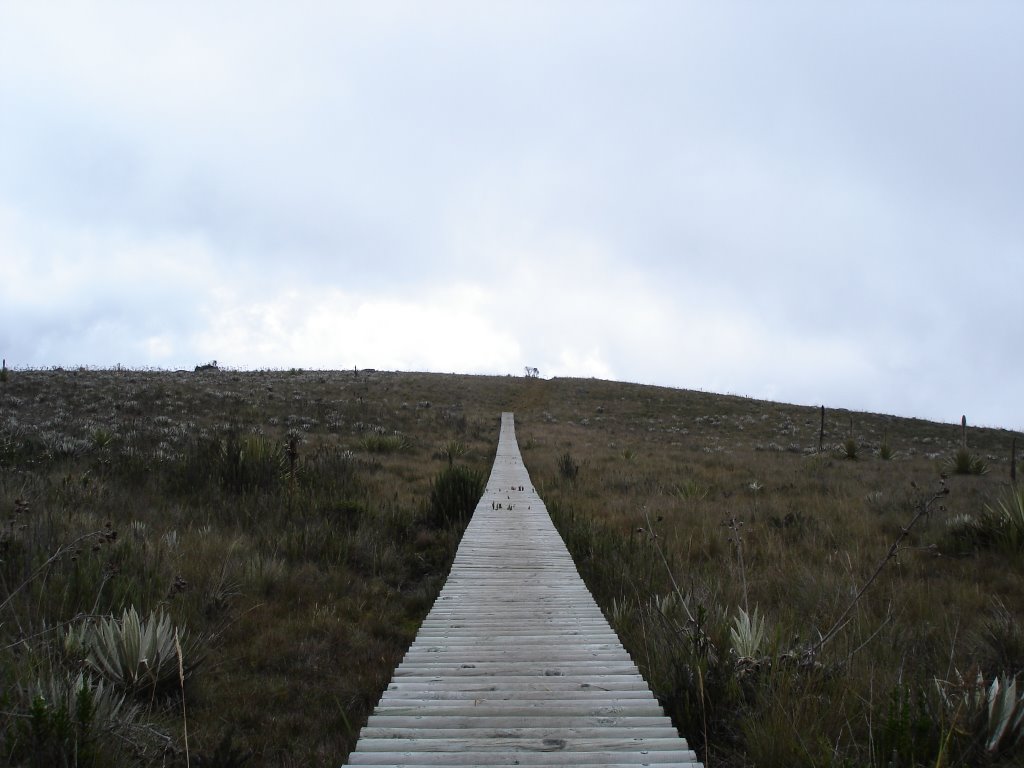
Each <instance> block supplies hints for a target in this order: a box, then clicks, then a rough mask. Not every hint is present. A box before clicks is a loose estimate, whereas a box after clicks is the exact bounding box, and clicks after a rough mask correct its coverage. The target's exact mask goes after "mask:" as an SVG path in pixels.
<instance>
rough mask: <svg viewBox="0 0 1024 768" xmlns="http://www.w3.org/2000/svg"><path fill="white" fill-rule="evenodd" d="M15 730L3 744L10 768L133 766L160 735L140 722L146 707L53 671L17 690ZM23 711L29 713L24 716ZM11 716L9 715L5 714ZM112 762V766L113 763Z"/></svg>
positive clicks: (80, 676) (106, 687) (97, 683)
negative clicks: (131, 764)
mask: <svg viewBox="0 0 1024 768" xmlns="http://www.w3.org/2000/svg"><path fill="white" fill-rule="evenodd" d="M12 705H13V707H14V708H15V712H13V713H11V714H14V715H15V718H14V722H13V725H12V727H10V728H9V729H8V730H7V733H6V738H5V739H0V756H2V757H3V758H5V760H6V761H7V762H6V764H8V765H19V766H20V765H25V766H39V767H40V768H42V766H76V767H77V766H81V767H82V768H88V767H92V766H97V767H98V766H103V765H115V764H116V765H122V764H129V762H130V761H132V758H133V757H135V756H136V755H133V754H132V752H137V751H140V750H142V749H144V748H145V746H146V744H145V742H147V741H149V740H150V739H152V738H153V737H159V736H160V734H159V733H158V732H157V731H155V730H154V729H153V728H152V727H146V728H143V727H142V726H141V724H140V723H139V722H138V721H139V717H140V714H141V711H142V710H141V707H140V706H139V705H137V704H133V703H130V702H129V701H127V697H126V695H125V694H124V693H122V692H117V691H115V690H114V688H113V686H111V685H110V684H109V683H106V682H104V681H102V680H93V679H92V678H90V677H89V676H88V675H86V674H85V673H83V672H79V673H77V674H76V675H71V676H69V675H66V674H64V673H63V672H61V671H60V670H59V669H55V670H51V672H49V673H48V674H45V675H44V676H42V677H40V678H38V679H37V680H36V681H35V682H34V683H32V684H31V685H28V686H26V687H22V688H19V689H17V695H16V699H15V701H13V702H12V701H10V700H8V701H7V702H6V706H5V709H7V708H9V707H12ZM22 707H23V708H24V709H23V710H22V711H20V712H19V711H18V710H21V709H22ZM5 714H6V713H5ZM111 760H112V761H113V762H108V761H111Z"/></svg>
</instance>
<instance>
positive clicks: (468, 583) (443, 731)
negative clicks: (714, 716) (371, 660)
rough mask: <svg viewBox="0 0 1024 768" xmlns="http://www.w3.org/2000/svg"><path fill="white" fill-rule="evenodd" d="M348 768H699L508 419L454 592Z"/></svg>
mask: <svg viewBox="0 0 1024 768" xmlns="http://www.w3.org/2000/svg"><path fill="white" fill-rule="evenodd" d="M349 765H377V766H380V765H389V766H431V767H432V768H438V767H439V766H468V765H531V766H539V765H551V766H556V765H557V766H569V765H595V766H596V765H600V766H605V767H607V766H627V765H628V766H638V765H685V766H696V765H699V763H698V762H697V758H696V756H695V755H694V753H693V752H692V751H690V750H689V749H688V747H687V744H686V741H685V740H683V739H681V738H679V735H678V734H677V733H676V730H675V728H673V727H672V724H671V722H670V721H669V719H668V718H667V717H665V714H664V712H663V711H662V709H661V707H660V706H659V705H658V703H657V701H656V700H655V699H654V696H653V695H652V694H651V692H650V689H649V688H648V687H647V684H646V683H645V682H644V680H643V678H642V677H641V676H640V673H639V672H638V671H637V668H636V666H635V665H634V664H633V662H632V660H631V659H630V658H629V655H628V654H627V653H626V651H625V650H624V649H623V647H622V645H621V644H620V643H619V640H618V638H617V637H616V635H615V633H614V632H613V631H612V629H611V627H610V626H609V624H608V622H607V621H606V620H605V618H604V616H602V615H601V611H600V610H599V609H598V607H597V604H596V603H595V602H594V599H593V598H592V597H591V595H590V592H588V591H587V588H586V586H585V585H584V584H583V580H582V579H581V578H580V577H579V574H578V573H577V571H576V566H575V565H574V564H573V561H572V558H571V557H570V556H569V552H568V550H566V548H565V544H564V543H563V541H562V539H561V537H560V536H559V535H558V532H557V531H556V530H555V527H554V525H553V524H552V522H551V518H550V517H549V516H548V513H547V510H546V509H545V507H544V503H543V502H542V501H541V500H540V497H539V496H538V495H537V493H536V492H535V491H534V489H533V486H532V485H531V483H530V476H529V475H528V474H527V472H526V468H525V467H524V466H523V461H522V457H521V456H520V453H519V445H518V443H517V442H516V437H515V425H514V422H513V418H512V414H511V413H504V414H502V417H501V436H500V439H499V441H498V453H497V456H496V457H495V460H494V468H493V469H492V471H491V476H490V479H489V480H488V482H487V490H486V491H485V493H484V496H483V498H482V499H481V500H480V503H479V504H478V505H477V508H476V511H475V512H474V514H473V519H472V520H471V522H470V524H469V527H468V528H467V529H466V534H465V536H464V537H463V539H462V542H461V544H460V545H459V550H458V554H457V555H456V557H455V563H454V565H453V566H452V571H451V574H450V575H449V577H448V581H447V583H446V585H445V587H444V589H443V590H442V591H441V594H440V596H439V597H438V599H437V602H436V603H435V604H434V607H433V609H431V611H430V613H429V614H428V616H427V618H426V619H425V620H424V622H423V626H422V627H421V628H420V631H419V634H418V635H417V637H416V640H415V641H414V642H413V644H412V646H411V647H410V648H409V652H408V653H407V654H406V656H405V659H404V660H403V661H402V663H401V664H400V665H399V667H398V669H396V670H395V675H394V678H393V679H392V682H391V684H390V685H389V686H388V689H387V690H386V691H385V692H384V695H383V696H382V697H381V700H380V703H379V704H378V705H377V709H376V710H375V711H374V713H373V714H372V715H371V716H370V719H369V722H368V723H367V725H366V727H365V728H363V730H362V733H361V734H360V737H359V742H358V743H357V744H356V749H355V751H354V752H353V753H352V754H351V755H350V757H349Z"/></svg>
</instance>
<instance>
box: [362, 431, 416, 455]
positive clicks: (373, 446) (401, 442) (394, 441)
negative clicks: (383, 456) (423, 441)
mask: <svg viewBox="0 0 1024 768" xmlns="http://www.w3.org/2000/svg"><path fill="white" fill-rule="evenodd" d="M359 443H360V445H362V447H363V450H364V451H366V452H367V453H402V452H404V451H407V450H409V448H411V447H412V443H410V442H409V438H407V437H405V436H404V435H398V434H394V435H366V437H364V438H363V439H362V440H360V441H359Z"/></svg>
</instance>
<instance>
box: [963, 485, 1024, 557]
mask: <svg viewBox="0 0 1024 768" xmlns="http://www.w3.org/2000/svg"><path fill="white" fill-rule="evenodd" d="M947 535H948V537H949V538H950V540H951V543H952V544H954V545H957V546H959V547H960V548H964V547H968V548H972V547H976V548H979V549H988V548H999V549H1006V550H1009V551H1011V552H1019V551H1020V550H1022V549H1024V488H1010V489H1009V490H1007V491H1006V492H1005V493H1004V495H1003V497H1002V498H1000V499H997V500H996V502H995V504H989V505H986V506H985V511H984V512H982V513H981V514H980V515H978V516H976V517H975V516H973V515H957V516H956V517H954V518H952V519H951V520H950V521H949V524H948V526H947Z"/></svg>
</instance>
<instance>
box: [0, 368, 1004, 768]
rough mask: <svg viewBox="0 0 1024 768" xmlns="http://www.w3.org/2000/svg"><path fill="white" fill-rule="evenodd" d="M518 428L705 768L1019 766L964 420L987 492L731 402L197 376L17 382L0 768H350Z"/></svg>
mask: <svg viewBox="0 0 1024 768" xmlns="http://www.w3.org/2000/svg"><path fill="white" fill-rule="evenodd" d="M503 410H511V411H514V412H515V413H516V418H517V434H518V438H519V443H520V447H521V448H522V451H523V457H524V460H525V461H526V464H527V467H528V468H529V470H530V472H531V475H532V477H533V480H534V483H535V485H536V486H537V488H538V490H539V491H540V492H541V494H542V497H543V498H544V499H545V501H546V502H547V503H548V506H549V508H550V509H551V511H552V514H553V516H554V517H555V519H556V522H557V524H558V525H559V527H560V529H561V530H562V533H563V535H564V536H565V538H566V540H567V543H568V544H569V546H570V549H571V550H572V552H573V555H574V557H575V558H576V561H577V563H578V564H579V566H580V569H581V571H582V572H583V575H584V577H585V578H586V580H587V582H588V584H589V585H590V587H591V589H592V591H593V592H594V593H595V597H597V599H598V601H599V603H600V604H601V605H602V607H603V609H604V610H605V612H606V614H607V615H608V616H609V617H610V619H611V620H612V622H613V624H614V625H615V627H616V629H617V630H618V631H619V633H620V635H621V636H622V638H623V641H624V643H625V644H626V645H627V647H628V649H629V650H630V652H631V653H632V654H633V656H634V658H635V659H636V660H637V662H638V663H639V664H640V666H641V668H642V670H643V672H644V674H645V675H646V676H647V677H648V679H649V680H650V681H651V683H652V685H653V687H654V689H655V691H656V693H657V695H658V696H659V698H660V700H661V701H662V703H663V704H664V705H665V707H666V709H667V711H668V712H669V713H670V714H671V716H672V717H673V718H674V720H675V721H676V723H677V724H678V725H679V726H680V727H681V728H682V730H683V733H684V735H685V736H686V737H687V738H688V739H689V740H690V742H691V743H692V744H694V745H695V746H696V747H697V748H698V749H700V750H702V754H703V755H704V756H705V759H706V760H707V762H708V763H709V764H711V765H723V766H746V765H754V764H756V765H758V766H773V765H775V766H782V765H786V766H791V765H851V766H854V765H856V766H860V765H877V766H883V765H884V766H890V765H891V766H913V765H939V764H941V765H949V766H951V765H1006V764H1013V761H1014V760H1016V759H1018V758H1017V757H1015V754H1019V745H1017V742H1016V739H1017V734H1018V733H1019V729H1018V728H1017V726H1016V725H1015V723H1017V722H1018V719H1017V714H1018V712H1019V711H1020V710H1019V709H1018V707H1019V704H1018V702H1019V698H1020V690H1021V681H1020V676H1021V673H1022V670H1024V623H1022V622H1024V616H1022V606H1024V585H1022V584H1024V577H1022V562H1021V558H1022V554H1021V547H1020V545H1019V541H1020V540H1021V537H1020V536H1018V533H1017V528H1015V527H1014V526H1015V525H1016V522H1015V521H1016V518H1017V517H1018V516H1019V515H1017V511H1018V509H1019V503H1018V501H1017V499H1019V496H1013V495H1012V493H1014V492H1012V491H1010V490H1009V489H1008V488H1007V483H1006V478H1007V476H1008V463H1009V462H1008V458H1009V457H1008V453H1009V451H1008V449H1009V445H1010V441H1011V437H1012V436H1010V435H1009V434H1008V433H1006V432H1002V431H999V430H986V429H971V430H969V431H968V433H967V438H969V446H970V453H971V455H972V457H974V458H976V459H978V460H979V461H981V462H983V463H984V467H985V469H987V473H986V474H980V473H977V472H969V473H965V474H957V473H956V472H951V471H950V467H951V466H952V465H950V464H949V463H948V462H949V461H950V457H951V456H955V454H956V453H957V450H958V449H960V448H962V447H963V445H964V440H965V437H964V433H962V431H961V427H960V425H955V426H954V425H940V424H932V423H928V422H923V421H918V420H909V419H897V418H892V417H886V416H878V415H872V414H857V415H856V417H855V418H854V419H852V420H851V414H849V413H846V412H833V411H829V412H828V418H827V424H826V434H825V439H824V442H823V444H822V446H821V450H820V451H819V450H818V448H819V438H820V435H819V428H820V415H819V411H818V410H817V409H812V408H800V407H796V406H787V405H781V404H778V403H766V402H760V401H753V400H748V399H743V398H736V397H721V396H716V395H709V394H703V393H695V392H687V391H682V390H671V389H663V388H656V387H647V386H639V385H631V384H616V383H611V382H602V381H595V380H573V379H555V380H551V381H544V380H540V379H536V378H532V377H531V378H529V379H523V378H511V377H470V376H447V375H437V374H396V373H384V372H355V371H346V372H319V371H297V370H293V371H257V372H237V371H229V370H219V369H217V368H216V367H205V368H204V369H203V370H199V371H195V372H159V371H126V370H116V371H97V370H19V369H8V376H7V379H6V380H5V381H3V382H0V515H2V517H0V522H2V528H0V699H2V701H0V763H2V762H4V761H6V762H9V763H12V764H17V765H22V764H23V765H60V764H64V763H70V764H73V761H75V760H77V763H78V764H79V765H96V766H100V765H145V766H155V765H161V766H163V765H168V766H171V765H185V762H186V750H187V752H188V758H189V759H190V762H191V764H193V765H195V764H200V763H202V764H206V765H246V766H250V767H252V766H300V765H301V766H306V765H322V764H331V765H337V764H340V763H342V762H343V761H344V759H345V758H346V756H347V754H348V752H349V750H350V749H351V748H352V746H353V745H354V743H355V739H356V737H357V735H358V730H359V728H360V726H361V725H362V724H363V722H365V718H366V716H367V714H368V713H369V712H370V711H371V709H372V707H373V706H374V705H375V703H376V701H377V699H378V697H379V695H380V692H381V690H382V689H383V687H384V686H385V685H386V683H387V681H388V680H389V679H390V676H391V673H392V671H393V669H394V667H395V665H396V664H397V663H398V661H399V660H400V658H401V657H402V655H403V653H404V652H405V649H406V647H407V646H408V644H409V643H410V642H411V640H412V638H413V637H414V635H415V632H416V630H417V628H418V626H419V622H420V620H421V619H422V617H423V616H424V615H425V614H426V612H427V610H428V609H429V607H430V605H431V604H432V603H433V600H434V598H435V596H436V594H437V592H438V590H439V589H440V586H441V585H442V583H443V580H444V578H445V575H446V574H447V570H448V568H449V566H450V562H451V558H452V556H453V555H454V551H455V547H456V545H457V542H458V539H459V537H460V535H461V530H462V527H463V526H464V525H465V522H466V519H467V515H468V511H469V509H467V506H468V505H470V504H471V503H472V499H471V497H472V496H473V495H477V496H478V495H479V488H480V485H481V483H482V481H483V478H485V477H486V473H487V471H488V470H489V468H490V464H491V461H492V459H493V455H494V450H495V447H496V443H497V436H498V427H499V414H500V412H501V411H503ZM848 446H853V447H854V448H855V451H854V453H855V456H856V459H857V460H856V461H849V460H844V457H845V458H851V457H850V450H849V447H848ZM975 466H977V465H975ZM940 473H948V474H949V476H948V477H947V478H946V480H945V482H946V486H945V487H946V488H948V490H949V493H948V494H946V493H942V494H939V493H938V492H939V491H941V490H942V486H941V485H940V484H939V481H940ZM912 483H913V485H912ZM915 486H916V487H915ZM1017 493H1019V492H1017ZM470 509H471V507H470ZM911 522H913V525H912V526H911ZM132 633H134V635H133V634H132ZM147 633H148V634H147ZM136 636H137V643H138V644H135V643H136V640H135V639H133V638H134V637H136ZM145 643H149V644H151V647H152V648H155V649H160V650H159V653H158V654H157V655H158V657H159V659H160V660H161V661H160V663H159V665H158V668H154V669H153V670H152V672H150V671H149V669H148V668H147V667H146V666H145V665H141V664H140V663H139V658H140V653H141V648H142V647H143V645H142V644H145ZM101 644H102V645H101ZM100 648H102V650H99V649H100ZM172 648H173V649H174V650H173V656H172V655H170V654H171V650H170V649H172ZM141 655H142V656H144V655H146V654H141ZM154 658H156V656H154ZM179 661H180V662H181V666H180V673H179V666H178V662H179ZM147 663H148V662H147ZM147 675H149V677H147ZM183 713H185V714H186V716H183ZM186 719H187V728H188V740H187V743H186V739H185V727H184V726H185V722H186ZM705 750H706V751H705ZM1015 750H1018V752H1015Z"/></svg>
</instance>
